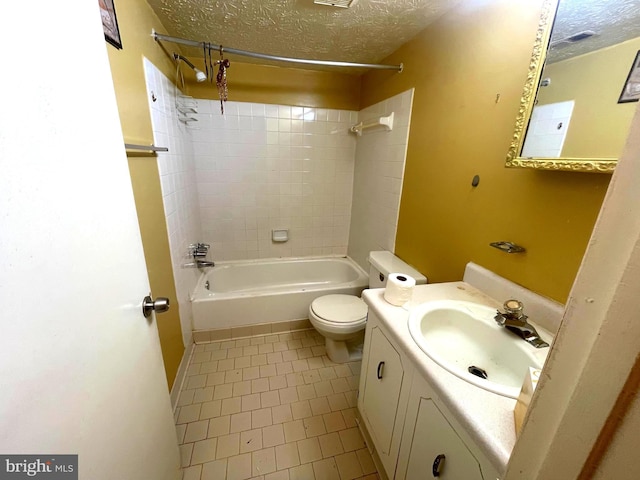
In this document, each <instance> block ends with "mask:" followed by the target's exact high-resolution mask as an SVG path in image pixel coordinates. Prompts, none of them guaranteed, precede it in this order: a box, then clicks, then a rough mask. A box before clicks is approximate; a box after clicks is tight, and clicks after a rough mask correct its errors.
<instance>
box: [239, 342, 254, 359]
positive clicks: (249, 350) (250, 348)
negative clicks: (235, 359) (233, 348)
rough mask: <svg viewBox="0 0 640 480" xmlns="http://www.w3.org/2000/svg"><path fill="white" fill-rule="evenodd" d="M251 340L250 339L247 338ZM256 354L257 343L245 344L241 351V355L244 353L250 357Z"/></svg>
mask: <svg viewBox="0 0 640 480" xmlns="http://www.w3.org/2000/svg"><path fill="white" fill-rule="evenodd" d="M249 341H251V340H249ZM257 354H258V346H257V345H250V346H246V347H244V349H243V353H242V355H244V356H245V357H250V356H251V355H257Z"/></svg>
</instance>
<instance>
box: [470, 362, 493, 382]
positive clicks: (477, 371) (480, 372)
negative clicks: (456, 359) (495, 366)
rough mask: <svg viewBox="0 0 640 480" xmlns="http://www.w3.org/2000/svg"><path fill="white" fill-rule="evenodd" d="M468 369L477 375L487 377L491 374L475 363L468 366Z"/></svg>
mask: <svg viewBox="0 0 640 480" xmlns="http://www.w3.org/2000/svg"><path fill="white" fill-rule="evenodd" d="M467 370H468V371H469V373H470V374H472V375H475V376H476V377H480V378H484V379H486V378H487V377H488V376H489V375H487V372H486V371H485V370H483V369H482V368H480V367H476V366H475V365H471V366H470V367H469V368H467Z"/></svg>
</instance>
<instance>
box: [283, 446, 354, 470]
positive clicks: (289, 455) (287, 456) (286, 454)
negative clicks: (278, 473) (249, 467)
mask: <svg viewBox="0 0 640 480" xmlns="http://www.w3.org/2000/svg"><path fill="white" fill-rule="evenodd" d="M275 448H276V467H277V469H278V470H284V469H285V468H291V467H295V466H296V465H300V456H299V455H298V445H297V444H296V443H285V444H284V445H278V446H277V447H275ZM356 461H357V459H356Z"/></svg>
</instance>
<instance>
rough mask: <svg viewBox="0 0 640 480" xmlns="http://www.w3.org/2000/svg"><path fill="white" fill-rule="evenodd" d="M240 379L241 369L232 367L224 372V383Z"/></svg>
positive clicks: (239, 380)
mask: <svg viewBox="0 0 640 480" xmlns="http://www.w3.org/2000/svg"><path fill="white" fill-rule="evenodd" d="M241 381H242V370H241V369H235V368H234V369H233V370H227V371H226V372H224V383H234V382H241Z"/></svg>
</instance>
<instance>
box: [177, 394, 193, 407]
mask: <svg viewBox="0 0 640 480" xmlns="http://www.w3.org/2000/svg"><path fill="white" fill-rule="evenodd" d="M195 393H196V391H195V390H183V391H182V392H180V397H179V398H178V407H184V406H185V405H191V404H192V403H193V397H194V395H195Z"/></svg>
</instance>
